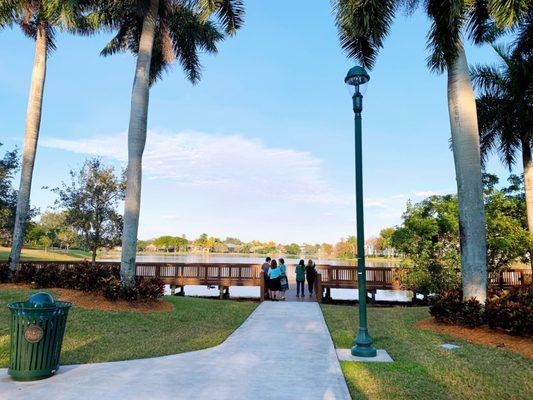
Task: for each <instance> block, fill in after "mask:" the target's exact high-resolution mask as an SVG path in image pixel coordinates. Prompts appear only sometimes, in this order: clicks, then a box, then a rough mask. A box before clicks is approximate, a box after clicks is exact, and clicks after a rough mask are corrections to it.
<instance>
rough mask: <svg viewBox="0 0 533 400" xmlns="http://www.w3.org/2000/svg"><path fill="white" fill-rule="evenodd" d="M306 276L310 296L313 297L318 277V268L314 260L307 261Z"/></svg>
mask: <svg viewBox="0 0 533 400" xmlns="http://www.w3.org/2000/svg"><path fill="white" fill-rule="evenodd" d="M305 277H306V278H307V285H308V286H309V297H311V296H313V289H314V286H315V278H316V269H315V263H314V262H313V260H309V261H307V265H306V266H305Z"/></svg>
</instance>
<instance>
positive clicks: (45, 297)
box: [27, 292, 55, 308]
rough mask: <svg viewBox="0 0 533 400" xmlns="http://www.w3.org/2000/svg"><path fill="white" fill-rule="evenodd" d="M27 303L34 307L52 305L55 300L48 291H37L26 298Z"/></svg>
mask: <svg viewBox="0 0 533 400" xmlns="http://www.w3.org/2000/svg"><path fill="white" fill-rule="evenodd" d="M27 303H28V304H29V305H30V306H32V307H35V308H41V307H53V306H54V303H55V300H54V298H53V297H52V295H51V294H50V293H46V292H39V293H35V294H32V295H31V296H30V297H29V299H28V300H27Z"/></svg>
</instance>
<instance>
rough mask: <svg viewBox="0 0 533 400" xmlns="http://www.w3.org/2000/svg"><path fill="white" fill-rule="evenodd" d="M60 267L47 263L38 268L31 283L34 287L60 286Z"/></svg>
mask: <svg viewBox="0 0 533 400" xmlns="http://www.w3.org/2000/svg"><path fill="white" fill-rule="evenodd" d="M61 275H62V271H61V267H60V266H59V265H47V266H46V267H43V268H38V269H37V270H36V271H35V273H34V275H33V285H34V286H35V287H36V288H51V287H58V286H60V282H61Z"/></svg>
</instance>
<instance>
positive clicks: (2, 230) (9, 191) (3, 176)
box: [0, 143, 19, 244]
mask: <svg viewBox="0 0 533 400" xmlns="http://www.w3.org/2000/svg"><path fill="white" fill-rule="evenodd" d="M0 146H2V143H0ZM18 168H19V159H18V154H17V151H16V150H12V151H7V152H6V153H5V154H4V156H3V157H2V158H0V243H3V244H8V242H9V241H10V239H11V233H12V232H13V227H14V224H15V210H16V207H17V191H16V190H15V189H14V188H13V186H12V183H11V182H12V180H13V175H14V174H15V172H17V170H18Z"/></svg>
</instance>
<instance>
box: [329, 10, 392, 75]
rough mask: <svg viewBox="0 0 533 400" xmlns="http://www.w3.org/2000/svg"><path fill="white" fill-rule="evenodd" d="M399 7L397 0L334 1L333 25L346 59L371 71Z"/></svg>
mask: <svg viewBox="0 0 533 400" xmlns="http://www.w3.org/2000/svg"><path fill="white" fill-rule="evenodd" d="M401 4H402V2H400V1H398V0H368V1H359V0H334V2H333V8H334V12H335V24H336V26H337V30H338V34H339V39H340V42H341V47H342V48H343V50H344V51H345V52H346V53H347V55H348V57H352V58H355V59H356V60H357V61H358V62H359V63H360V64H361V65H362V66H363V67H367V68H372V67H373V66H374V63H375V61H376V57H377V54H378V52H379V50H380V49H381V48H382V47H383V41H384V40H385V38H386V37H387V35H388V33H389V30H390V27H391V25H392V22H393V20H394V16H395V13H396V10H397V8H398V6H399V5H401Z"/></svg>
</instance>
